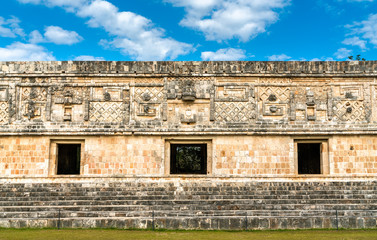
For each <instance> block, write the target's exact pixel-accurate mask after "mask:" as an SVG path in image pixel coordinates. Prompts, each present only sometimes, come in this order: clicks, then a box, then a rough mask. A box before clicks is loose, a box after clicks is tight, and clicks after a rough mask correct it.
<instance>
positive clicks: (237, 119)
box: [215, 102, 255, 123]
mask: <svg viewBox="0 0 377 240" xmlns="http://www.w3.org/2000/svg"><path fill="white" fill-rule="evenodd" d="M215 109H216V110H215V120H216V121H217V122H230V123H247V122H250V121H251V120H252V119H255V107H254V104H252V103H249V102H216V103H215Z"/></svg>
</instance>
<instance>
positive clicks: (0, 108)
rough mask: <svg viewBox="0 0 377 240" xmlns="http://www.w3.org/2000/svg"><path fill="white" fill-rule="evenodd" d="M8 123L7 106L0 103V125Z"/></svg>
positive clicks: (6, 103) (2, 102)
mask: <svg viewBox="0 0 377 240" xmlns="http://www.w3.org/2000/svg"><path fill="white" fill-rule="evenodd" d="M8 121H9V104H8V102H4V101H1V102H0V124H1V125H3V124H7V123H8Z"/></svg>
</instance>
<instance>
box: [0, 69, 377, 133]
mask: <svg viewBox="0 0 377 240" xmlns="http://www.w3.org/2000/svg"><path fill="white" fill-rule="evenodd" d="M376 75H377V63H376V62H2V63H0V80H1V84H0V133H2V135H15V134H19V135H20V134H22V135H25V134H31V135H59V134H60V135H66V134H69V135H79V134H85V135H88V134H135V135H136V134H148V135H149V134H150V133H156V134H182V133H187V134H192V135H198V134H201V135H203V134H217V135H220V134H254V135H255V134H282V135H287V134H291V135H293V134H305V135H306V134H307V133H308V132H310V133H311V134H317V135H319V134H374V133H375V130H376V125H375V122H377V110H376V108H375V104H376V86H377V83H376V82H375V77H376Z"/></svg>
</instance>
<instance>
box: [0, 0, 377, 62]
mask: <svg viewBox="0 0 377 240" xmlns="http://www.w3.org/2000/svg"><path fill="white" fill-rule="evenodd" d="M358 54H360V55H361V57H363V58H365V59H367V60H376V59H377V0H6V1H4V2H3V3H2V7H1V8H0V61H52V60H59V61H66V60H107V61H133V60H143V61H157V60H174V61H201V60H204V61H207V60H248V61H266V60H271V61H276V60H279V61H289V60H302V61H310V60H317V61H318V60H322V61H333V60H334V61H343V60H346V59H347V57H348V56H350V55H354V56H356V55H358Z"/></svg>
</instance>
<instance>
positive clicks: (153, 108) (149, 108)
mask: <svg viewBox="0 0 377 240" xmlns="http://www.w3.org/2000/svg"><path fill="white" fill-rule="evenodd" d="M163 102H164V93H163V88H162V87H135V109H136V116H138V117H149V118H150V117H155V118H157V117H160V115H161V114H160V112H161V107H162V103H163Z"/></svg>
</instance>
